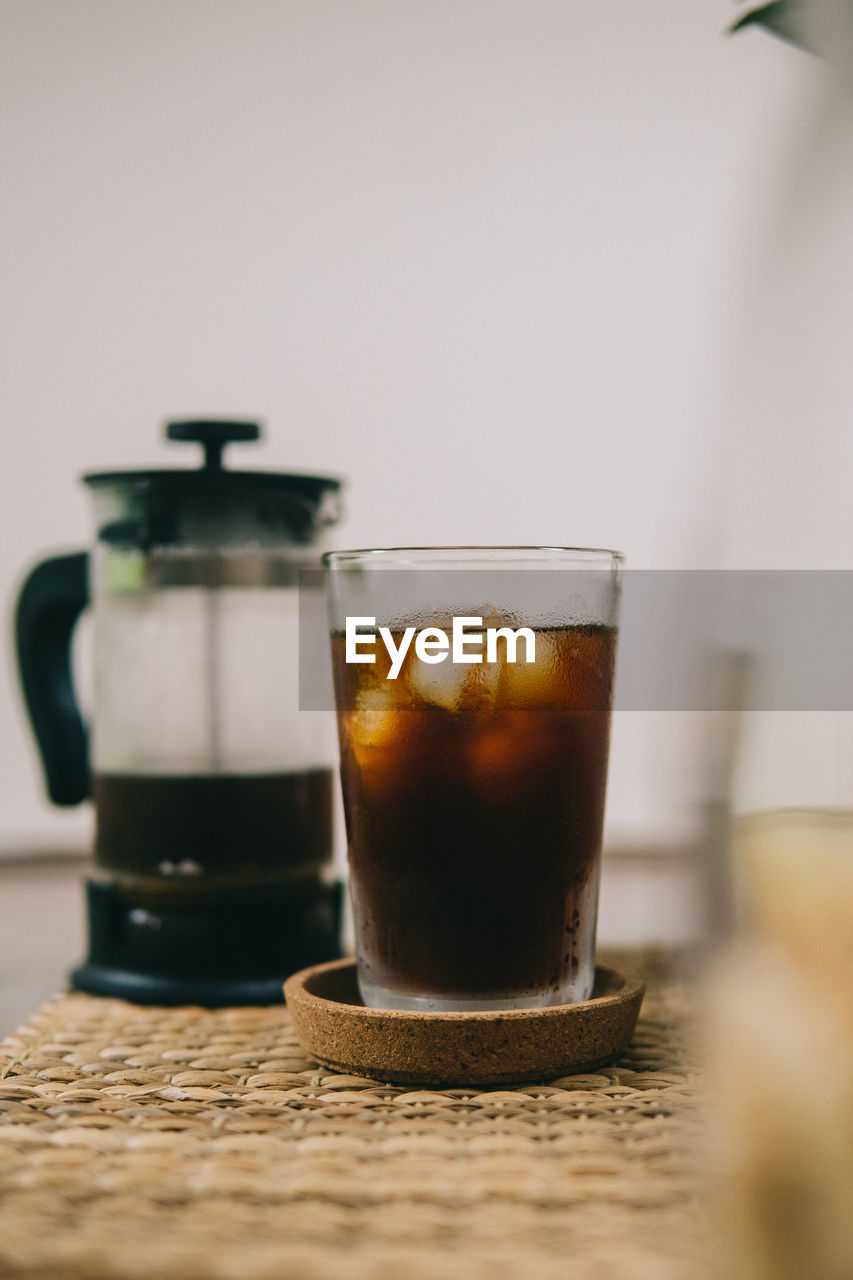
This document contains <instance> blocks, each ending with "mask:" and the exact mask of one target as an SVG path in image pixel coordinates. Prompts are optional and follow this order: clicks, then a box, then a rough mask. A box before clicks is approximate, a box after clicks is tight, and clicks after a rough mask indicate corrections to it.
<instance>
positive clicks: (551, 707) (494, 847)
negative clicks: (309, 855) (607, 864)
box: [333, 626, 616, 1001]
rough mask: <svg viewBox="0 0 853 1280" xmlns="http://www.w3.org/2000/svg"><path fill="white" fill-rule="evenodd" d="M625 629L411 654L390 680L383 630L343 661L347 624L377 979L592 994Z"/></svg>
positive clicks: (360, 931)
mask: <svg viewBox="0 0 853 1280" xmlns="http://www.w3.org/2000/svg"><path fill="white" fill-rule="evenodd" d="M395 643H399V636H398V635H396V636H395ZM615 647H616V633H615V631H614V630H612V629H610V628H607V627H598V626H588V627H581V626H578V627H567V628H564V629H541V630H540V629H536V661H535V664H531V665H527V664H525V663H524V662H516V663H508V662H507V661H505V653H504V655H503V658H502V659H501V660H499V661H498V662H496V663H491V664H485V663H484V664H482V665H471V666H468V667H462V666H461V665H459V664H455V665H454V664H451V663H450V662H449V661H448V662H445V663H443V664H441V665H426V664H424V663H422V662H420V661H418V660H417V659H414V658H413V657H412V655H411V654H410V655H409V656H408V657H407V659H406V662H405V664H404V666H403V668H402V670H401V672H400V675H399V676H398V678H397V679H396V680H389V679H388V678H387V676H388V671H389V661H388V658H387V655H385V656H383V653H382V650H381V647H380V646H378V645H377V647H376V653H377V661H376V663H372V664H367V663H362V664H352V663H351V664H347V663H346V661H345V642H344V638H343V637H342V636H334V637H333V651H334V665H335V682H336V696H337V700H338V711H339V716H338V719H339V733H340V743H341V776H342V781H343V792H344V806H345V812H346V822H347V835H348V844H349V862H350V871H351V887H352V898H353V906H354V910H355V914H356V932H357V935H358V937H359V975H360V981H361V982H362V989H363V991H365V992H370V991H371V989H373V988H375V989H377V990H379V991H381V992H386V993H387V992H399V993H407V994H410V995H412V996H415V997H417V996H418V995H419V994H420V993H433V994H437V995H439V996H448V997H459V998H461V999H468V998H471V999H475V998H476V999H483V1000H490V999H495V1000H500V999H501V998H503V997H506V996H511V997H513V998H516V997H518V998H520V999H522V1000H523V999H524V998H525V997H527V996H530V997H531V998H532V999H533V1000H543V999H546V1000H547V999H552V1000H557V1001H558V1000H559V999H560V998H566V999H568V998H578V997H577V996H575V995H571V994H569V995H567V994H566V993H567V992H571V990H572V982H573V977H574V975H575V974H576V971H577V969H578V966H579V964H580V963H581V962H582V959H583V957H584V956H587V957H588V958H587V960H586V964H587V965H589V964H591V959H590V957H591V956H592V952H593V945H594V929H595V907H596V896H597V877H598V865H599V855H600V845H601V830H602V819H603V811H604V793H605V780H606V773H607V755H608V739H609V730H610V703H611V691H612V681H613V668H614V658H615ZM499 656H500V655H499ZM591 933H592V936H590V935H591ZM590 983H591V974H590ZM543 992H544V993H550V996H547V995H546V996H545V997H543V996H542V993H543Z"/></svg>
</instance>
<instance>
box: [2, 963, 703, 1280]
mask: <svg viewBox="0 0 853 1280" xmlns="http://www.w3.org/2000/svg"><path fill="white" fill-rule="evenodd" d="M633 963H634V964H635V966H636V967H638V968H641V967H642V963H643V961H642V958H636V957H635V958H633ZM688 1003H689V1002H688V1000H687V996H686V994H685V990H684V989H683V988H682V987H681V986H680V984H678V983H676V982H674V981H671V980H667V981H663V980H661V978H660V977H659V976H658V977H657V978H655V976H654V975H651V981H650V988H649V992H648V994H647V997H646V1004H645V1006H644V1012H643V1015H642V1016H641V1019H640V1023H639V1025H638V1028H637V1032H636V1035H635V1038H634V1042H633V1044H632V1045H631V1047H630V1049H629V1050H628V1051H627V1053H626V1054H625V1056H624V1057H623V1058H622V1059H621V1060H620V1061H619V1062H618V1063H617V1064H616V1065H614V1066H612V1067H607V1068H604V1069H602V1070H600V1071H598V1072H596V1073H595V1074H594V1075H585V1076H571V1077H566V1078H563V1079H560V1080H552V1081H548V1082H546V1083H543V1084H542V1085H541V1086H539V1085H525V1086H523V1087H520V1088H518V1089H506V1088H503V1089H494V1090H489V1091H486V1092H482V1093H478V1092H476V1091H473V1090H470V1089H469V1090H463V1089H447V1090H430V1091H425V1090H417V1089H412V1088H400V1087H394V1086H389V1085H385V1084H379V1083H377V1082H376V1081H372V1080H367V1079H362V1078H356V1077H353V1076H344V1075H339V1074H334V1073H332V1072H330V1071H328V1069H325V1068H319V1067H317V1066H316V1064H314V1063H313V1062H312V1061H311V1059H309V1058H307V1057H306V1056H305V1054H304V1053H303V1051H302V1050H301V1049H300V1047H299V1045H298V1044H297V1042H296V1040H295V1038H294V1036H293V1033H292V1030H291V1025H290V1020H289V1016H288V1014H287V1011H286V1010H285V1009H284V1008H269V1009H224V1010H217V1011H206V1010H202V1009H197V1008H179V1009H160V1008H142V1007H139V1006H135V1005H129V1004H125V1003H123V1002H121V1001H117V1000H97V999H93V998H91V997H87V996H82V995H69V996H62V997H60V998H58V999H56V1000H53V1001H51V1002H49V1003H48V1004H46V1005H45V1006H44V1007H43V1008H42V1009H41V1010H40V1011H39V1012H38V1013H37V1014H36V1015H35V1016H34V1017H33V1018H32V1019H31V1020H30V1021H29V1022H28V1023H27V1024H26V1025H25V1026H24V1027H23V1028H21V1029H20V1030H19V1031H18V1032H16V1033H15V1034H14V1035H12V1036H10V1037H9V1038H7V1039H6V1040H5V1041H4V1042H2V1044H0V1077H1V1078H0V1276H3V1277H4V1278H8V1280H19V1278H23V1277H26V1278H27V1280H34V1278H35V1277H39V1280H41V1278H42V1277H51V1280H70V1278H72V1277H73V1278H74V1280H83V1278H84V1277H85V1280H107V1278H110V1280H113V1278H117V1277H121V1278H128V1280H130V1278H131V1277H132V1278H134V1280H136V1278H139V1280H141V1278H142V1277H145V1278H146V1280H150V1277H152V1276H158V1275H159V1276H164V1277H169V1280H232V1278H233V1280H268V1278H269V1280H273V1278H275V1280H290V1278H291V1277H292V1278H293V1280H319V1278H320V1277H323V1278H328V1280H338V1277H340V1280H367V1278H368V1277H370V1280H386V1278H387V1280H391V1278H392V1277H393V1278H394V1280H397V1278H398V1277H401V1278H402V1277H411V1278H412V1280H426V1278H427V1277H430V1278H432V1277H442V1278H444V1277H448V1278H449V1280H455V1278H456V1277H459V1278H460V1280H462V1278H464V1280H481V1278H482V1280H509V1278H510V1277H512V1278H513V1280H515V1278H516V1277H519V1278H520V1277H523V1278H524V1280H552V1278H553V1280H557V1278H558V1277H559V1278H564V1277H569V1276H571V1277H572V1280H577V1278H578V1277H580V1278H582V1280H586V1277H590V1278H591V1280H598V1278H599V1277H600V1278H601V1280H610V1278H611V1277H613V1278H614V1280H621V1278H622V1277H624V1278H625V1280H670V1277H671V1278H672V1280H692V1277H699V1276H701V1275H702V1274H703V1271H702V1266H701V1256H702V1241H701V1239H700V1232H699V1227H698V1222H699V1220H700V1217H701V1215H700V1213H699V1206H700V1203H701V1196H700V1178H699V1174H698V1171H697V1163H698V1162H697V1155H696V1150H697V1135H698V1133H699V1132H700V1131H701V1109H700V1105H699V1096H698V1087H697V1084H696V1076H695V1073H694V1071H693V1070H692V1067H691V1050H690V1048H689V1045H690V1038H689V1036H688V1034H687V1032H686V1029H685V1010H686V1007H687V1005H688Z"/></svg>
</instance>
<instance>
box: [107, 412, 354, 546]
mask: <svg viewBox="0 0 853 1280" xmlns="http://www.w3.org/2000/svg"><path fill="white" fill-rule="evenodd" d="M165 434H166V438H167V439H168V440H172V441H176V442H190V441H191V442H196V443H198V444H200V445H201V446H202V448H203V450H204V460H203V463H202V465H201V467H199V468H198V469H196V470H191V469H188V468H182V469H178V468H174V469H167V468H151V469H146V470H139V471H97V472H90V473H88V474H86V475H84V476H83V480H84V481H85V483H86V484H88V485H90V486H91V487H92V488H93V489H94V490H95V496H96V505H97V512H98V530H97V534H98V538H99V540H100V541H101V542H106V543H108V544H110V545H112V546H115V547H126V548H138V549H140V550H150V549H152V548H155V547H177V546H193V545H202V546H210V545H226V546H229V545H230V546H238V545H243V546H274V545H280V544H281V543H295V544H299V545H309V544H310V543H311V542H313V541H314V539H315V537H316V536H317V535H318V533H319V532H320V530H321V529H323V528H324V527H325V526H327V525H330V524H334V523H335V522H336V520H337V519H338V517H339V506H338V492H339V490H340V488H341V481H340V480H339V479H337V478H336V477H334V476H321V475H306V474H300V473H296V472H277V471H234V470H230V469H228V468H226V467H225V466H224V465H223V457H222V455H223V453H224V450H225V447H226V445H229V444H236V443H240V442H246V443H247V442H250V441H255V440H259V439H260V436H261V427H260V425H259V423H257V422H244V421H234V420H230V419H225V420H222V419H213V420H211V419H192V420H189V421H179V422H169V423H167V424H166V432H165Z"/></svg>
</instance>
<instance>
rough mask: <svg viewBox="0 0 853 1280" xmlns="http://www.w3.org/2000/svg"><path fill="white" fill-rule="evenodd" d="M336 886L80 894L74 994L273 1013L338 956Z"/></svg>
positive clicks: (93, 887)
mask: <svg viewBox="0 0 853 1280" xmlns="http://www.w3.org/2000/svg"><path fill="white" fill-rule="evenodd" d="M341 896H342V895H341V885H340V884H339V883H332V884H327V883H325V882H323V881H321V880H319V879H317V880H309V881H304V882H302V883H299V884H292V885H286V886H283V885H273V886H263V887H259V888H251V889H245V888H230V889H217V890H201V889H200V890H197V891H196V892H188V891H187V890H185V889H181V890H180V891H177V890H176V891H171V890H170V889H169V888H168V887H166V888H164V889H159V888H158V889H156V890H154V891H150V890H147V891H146V890H145V889H144V888H141V889H140V888H137V887H136V886H133V887H127V886H121V887H120V886H118V885H115V884H106V883H103V882H101V881H98V880H89V881H87V884H86V898H87V907H88V920H89V955H88V958H87V959H86V961H85V962H84V963H83V964H81V965H79V966H78V967H77V968H76V969H75V970H74V971H73V972H72V974H71V982H72V985H73V986H74V987H76V988H77V990H78V991H86V992H88V993H89V994H91V995H98V996H117V997H119V998H121V999H123V1000H131V1001H134V1002H135V1003H137V1004H168V1005H171V1004H199V1005H205V1006H208V1007H216V1006H220V1005H241V1004H277V1003H281V1002H282V1001H283V999H284V995H283V992H282V984H283V982H284V979H285V978H287V977H288V976H289V975H290V974H291V973H294V972H295V971H296V970H297V969H303V968H305V967H306V966H308V965H313V964H320V963H322V962H323V961H324V960H332V959H336V958H337V957H338V956H339V955H340V943H339V936H340V917H341Z"/></svg>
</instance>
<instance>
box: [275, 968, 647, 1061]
mask: <svg viewBox="0 0 853 1280" xmlns="http://www.w3.org/2000/svg"><path fill="white" fill-rule="evenodd" d="M644 990H645V986H644V983H643V982H642V980H641V979H640V978H638V977H637V976H636V975H634V974H629V973H620V972H619V971H617V970H616V969H607V968H603V967H598V968H596V971H595V986H594V988H593V994H592V998H591V999H590V1000H584V1001H582V1002H580V1003H578V1004H564V1005H554V1006H552V1007H551V1008H546V1009H507V1010H496V1011H489V1012H482V1013H479V1012H478V1013H456V1012H453V1013H446V1012H434V1011H429V1012H423V1013H421V1012H411V1011H409V1010H402V1009H370V1008H366V1007H365V1005H364V1004H363V1002H362V1000H361V996H360V995H359V991H358V985H357V981H356V966H355V961H354V960H352V959H347V960H334V961H332V962H331V963H329V964H321V965H315V966H314V967H313V968H311V969H303V970H302V971H301V972H300V973H296V974H294V975H293V976H292V977H291V978H289V979H288V980H287V982H286V983H285V984H284V995H285V999H286V1001H287V1004H288V1008H289V1009H290V1013H291V1017H292V1019H293V1027H294V1031H295V1032H296V1035H297V1038H298V1039H299V1041H300V1042H301V1044H302V1045H303V1046H304V1047H305V1049H307V1050H308V1052H310V1053H311V1054H312V1055H313V1057H314V1058H315V1059H316V1060H317V1061H318V1062H321V1063H323V1064H324V1065H326V1066H330V1067H335V1068H336V1069H338V1070H340V1071H351V1072H355V1073H361V1074H363V1075H370V1076H372V1077H374V1078H375V1079H379V1080H388V1081H395V1082H399V1083H401V1084H443V1085H470V1084H476V1085H485V1084H509V1083H521V1082H523V1081H527V1080H545V1079H548V1078H549V1077H553V1076H559V1075H567V1074H569V1073H574V1072H581V1071H588V1070H589V1069H591V1068H594V1067H599V1066H602V1065H603V1064H604V1063H607V1062H611V1061H612V1060H613V1059H614V1058H615V1057H616V1055H617V1054H618V1053H619V1052H620V1051H621V1050H622V1049H624V1048H625V1047H626V1045H628V1044H629V1043H630V1040H631V1036H632V1034H633V1031H634V1027H635V1025H636V1022H637V1017H638V1015H639V1012H640V1005H641V1004H642V1001H643V992H644Z"/></svg>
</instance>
